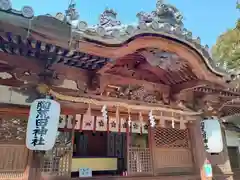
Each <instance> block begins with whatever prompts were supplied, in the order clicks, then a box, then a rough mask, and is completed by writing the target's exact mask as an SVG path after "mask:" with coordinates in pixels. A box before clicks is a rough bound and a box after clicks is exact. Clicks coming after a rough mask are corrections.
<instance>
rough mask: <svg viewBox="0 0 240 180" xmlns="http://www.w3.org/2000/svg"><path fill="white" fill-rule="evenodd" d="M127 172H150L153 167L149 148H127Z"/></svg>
mask: <svg viewBox="0 0 240 180" xmlns="http://www.w3.org/2000/svg"><path fill="white" fill-rule="evenodd" d="M128 153H129V154H128V173H129V174H132V175H134V174H152V173H153V167H152V161H151V154H150V149H149V148H133V147H130V148H129V150H128Z"/></svg>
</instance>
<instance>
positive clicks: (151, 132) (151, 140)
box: [148, 126, 155, 175]
mask: <svg viewBox="0 0 240 180" xmlns="http://www.w3.org/2000/svg"><path fill="white" fill-rule="evenodd" d="M148 144H149V149H150V155H151V164H152V174H153V175H155V163H154V162H155V161H154V159H155V157H154V156H155V155H154V148H155V141H154V128H152V127H151V126H149V128H148Z"/></svg>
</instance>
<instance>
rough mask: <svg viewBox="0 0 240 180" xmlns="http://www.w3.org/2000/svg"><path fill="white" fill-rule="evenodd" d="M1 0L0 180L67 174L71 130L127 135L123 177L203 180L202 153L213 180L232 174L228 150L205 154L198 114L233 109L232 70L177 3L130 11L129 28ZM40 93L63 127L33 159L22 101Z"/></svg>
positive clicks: (109, 17) (109, 15) (111, 15)
mask: <svg viewBox="0 0 240 180" xmlns="http://www.w3.org/2000/svg"><path fill="white" fill-rule="evenodd" d="M0 2H1V0H0ZM0 4H1V3H0ZM1 6H2V7H0V29H1V31H0V85H1V86H0V102H1V104H0V116H1V124H0V134H1V138H2V139H1V140H0V149H1V152H4V153H3V154H2V155H1V159H3V160H2V161H1V162H0V179H31V180H32V179H36V180H39V178H40V177H41V176H42V177H44V178H46V179H47V178H49V179H50V178H53V177H57V178H65V179H67V178H70V177H71V168H72V167H73V166H75V165H74V164H73V162H74V158H72V156H73V151H74V137H75V132H81V133H82V134H84V133H85V132H93V133H97V132H102V134H104V133H105V132H106V134H107V135H106V137H107V138H109V139H111V138H112V136H113V135H112V134H115V135H114V136H115V137H114V138H115V139H114V138H113V139H112V141H111V142H116V139H117V138H118V136H117V134H124V135H123V136H124V137H126V148H125V151H123V152H124V153H125V156H126V161H125V162H126V163H125V164H126V170H125V171H126V172H125V171H124V173H125V176H128V177H124V178H126V179H134V178H135V176H142V178H143V179H155V178H156V179H163V180H167V179H169V180H170V179H171V180H181V179H184V180H185V179H192V180H197V179H199V178H202V180H203V176H202V166H203V163H204V161H205V160H206V158H208V159H209V160H210V161H211V163H212V165H213V166H214V175H215V176H216V178H220V179H221V178H229V179H231V176H232V170H231V167H230V163H229V160H228V155H227V150H226V147H225V148H224V151H223V152H221V153H220V154H215V155H211V154H207V153H206V151H205V149H204V144H203V140H202V134H201V130H200V121H201V119H202V118H204V117H208V116H217V117H218V118H219V120H220V121H221V118H222V117H225V116H232V115H234V114H237V113H240V106H239V103H238V102H239V101H237V100H238V99H239V96H240V90H239V88H237V87H239V86H238V82H239V79H238V77H239V75H238V74H234V73H233V74H230V73H228V72H226V71H225V70H222V69H220V67H217V66H216V65H215V64H214V60H212V59H211V57H210V55H209V52H208V47H207V46H202V45H201V43H200V38H193V37H192V33H191V32H190V31H188V30H187V29H185V28H184V27H183V23H182V16H181V15H180V13H179V12H178V10H177V9H176V8H175V7H173V6H172V5H169V4H165V3H163V2H162V1H158V2H157V4H156V9H155V10H154V11H153V13H143V12H140V13H138V14H137V18H138V24H137V25H136V26H132V25H123V24H121V22H120V21H118V20H117V14H116V13H115V12H114V11H113V10H111V9H106V10H105V11H104V12H103V13H102V14H101V18H100V19H101V20H100V22H99V24H98V25H97V26H94V27H92V26H88V25H87V23H86V22H84V21H82V20H78V23H77V25H76V24H74V23H73V20H74V17H75V16H74V15H76V14H77V12H76V9H75V8H74V4H72V6H69V9H68V11H67V12H68V13H69V14H67V15H66V16H65V15H63V14H61V13H58V14H57V15H56V16H51V15H41V16H34V13H33V10H32V9H31V8H30V7H24V8H23V11H17V10H13V9H12V8H11V3H10V4H9V0H7V1H6V2H4V3H2V4H1ZM76 17H77V16H76ZM69 19H70V20H72V21H69ZM75 20H76V19H75ZM45 95H49V96H51V97H53V98H54V99H55V100H57V101H58V102H60V104H61V110H62V112H61V113H62V116H61V117H62V118H61V119H60V123H59V131H61V132H68V133H69V134H68V135H66V134H65V135H66V137H67V139H68V140H67V141H64V143H58V144H57V145H56V147H55V149H53V150H52V151H51V152H45V154H44V155H42V156H41V157H42V159H44V161H43V162H38V160H39V158H37V157H36V154H35V153H33V152H31V151H28V150H27V149H26V148H25V145H24V141H25V139H24V138H25V136H24V134H25V130H24V127H25V126H26V123H27V120H26V119H27V115H28V111H29V104H30V103H31V102H32V101H33V100H34V99H37V98H39V97H42V96H45ZM103 107H105V108H106V109H105V110H106V111H107V116H108V118H107V119H104V118H103V115H102V112H101V111H102V109H103ZM150 112H151V116H153V117H154V123H153V120H151V118H150V115H149V114H150ZM112 125H114V126H112ZM223 128H224V127H223ZM63 134H64V133H63ZM134 134H140V135H142V136H143V135H147V137H148V141H147V142H148V143H147V146H146V147H141V148H139V147H135V146H132V144H133V143H132V140H131V139H132V137H133V136H134ZM103 136H104V135H103ZM64 137H65V136H64ZM66 137H65V138H66ZM116 137H117V138H116ZM63 139H64V138H63ZM122 141H123V140H122ZM59 142H60V140H59ZM66 142H67V143H66ZM95 142H97V141H95ZM10 144H11V145H10ZM92 144H93V143H92ZM138 144H140V143H138ZM20 154H21V155H20ZM15 157H18V158H15ZM37 159H38V160H37ZM75 168H76V169H77V168H78V166H77V165H76V167H75ZM126 174H127V175H126ZM97 178H99V179H101V178H102V177H97ZM109 178H110V179H121V178H123V177H121V175H119V176H113V177H109ZM89 179H91V178H89Z"/></svg>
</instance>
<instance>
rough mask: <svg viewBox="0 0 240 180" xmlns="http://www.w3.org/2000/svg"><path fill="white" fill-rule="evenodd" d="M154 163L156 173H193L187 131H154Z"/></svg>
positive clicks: (161, 129)
mask: <svg viewBox="0 0 240 180" xmlns="http://www.w3.org/2000/svg"><path fill="white" fill-rule="evenodd" d="M153 144H154V155H155V156H154V157H155V159H154V163H155V166H156V171H158V173H173V172H191V171H193V160H192V151H191V146H190V138H189V132H188V129H177V128H160V127H157V128H155V130H154V143H153Z"/></svg>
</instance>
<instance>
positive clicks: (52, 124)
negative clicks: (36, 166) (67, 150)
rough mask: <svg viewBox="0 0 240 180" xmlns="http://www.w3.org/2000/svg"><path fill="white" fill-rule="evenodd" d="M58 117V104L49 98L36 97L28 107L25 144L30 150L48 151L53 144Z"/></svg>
mask: <svg viewBox="0 0 240 180" xmlns="http://www.w3.org/2000/svg"><path fill="white" fill-rule="evenodd" d="M59 118H60V104H59V103H58V102H56V101H54V100H51V99H37V100H35V101H34V102H33V103H32V104H31V107H30V112H29V118H28V125H27V134H26V135H27V136H26V146H27V148H28V149H30V150H36V151H48V150H51V149H52V148H53V146H54V144H55V141H56V137H57V131H58V124H59Z"/></svg>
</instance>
